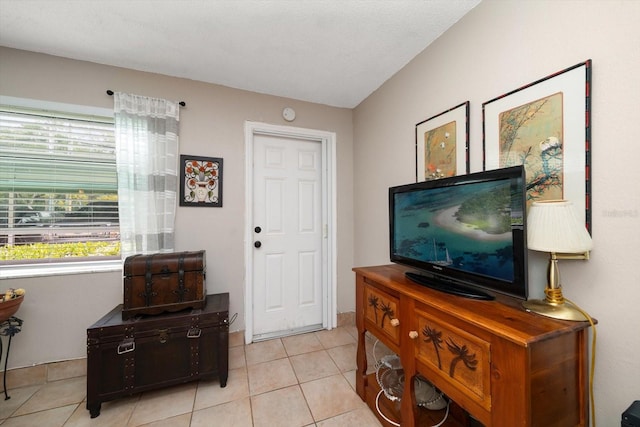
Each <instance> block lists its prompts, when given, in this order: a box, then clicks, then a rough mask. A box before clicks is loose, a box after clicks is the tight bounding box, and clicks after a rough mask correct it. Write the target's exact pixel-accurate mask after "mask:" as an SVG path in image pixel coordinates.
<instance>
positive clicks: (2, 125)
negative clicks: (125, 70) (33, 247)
mask: <svg viewBox="0 0 640 427" xmlns="http://www.w3.org/2000/svg"><path fill="white" fill-rule="evenodd" d="M114 210H115V211H114ZM114 217H115V218H114ZM29 218H31V219H29ZM29 221H31V224H29ZM107 221H108V222H109V224H111V225H112V224H113V223H114V222H115V224H116V225H117V222H118V221H117V177H116V165H115V141H114V132H113V118H112V117H97V116H88V115H80V114H70V113H65V112H54V111H42V110H35V109H28V108H23V107H12V106H3V105H0V228H7V229H12V228H16V227H20V228H21V231H27V230H28V227H29V226H33V225H38V226H42V225H46V226H48V227H51V226H56V225H57V224H58V223H62V225H65V226H68V225H70V224H69V223H71V224H72V225H75V226H81V227H83V226H95V225H98V224H99V223H104V222H107ZM23 227H24V228H23ZM3 234H4V233H3Z"/></svg>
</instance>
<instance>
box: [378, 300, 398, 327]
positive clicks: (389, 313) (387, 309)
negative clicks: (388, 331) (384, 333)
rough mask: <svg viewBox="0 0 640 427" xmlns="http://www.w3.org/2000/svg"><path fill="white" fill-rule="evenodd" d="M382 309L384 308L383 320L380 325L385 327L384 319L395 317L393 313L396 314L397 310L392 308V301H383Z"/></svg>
mask: <svg viewBox="0 0 640 427" xmlns="http://www.w3.org/2000/svg"><path fill="white" fill-rule="evenodd" d="M380 310H382V321H381V322H380V327H381V328H383V329H384V319H386V318H387V317H388V318H390V319H391V318H393V315H394V314H395V312H394V311H393V309H392V308H391V303H390V302H387V303H384V302H383V303H382V307H380Z"/></svg>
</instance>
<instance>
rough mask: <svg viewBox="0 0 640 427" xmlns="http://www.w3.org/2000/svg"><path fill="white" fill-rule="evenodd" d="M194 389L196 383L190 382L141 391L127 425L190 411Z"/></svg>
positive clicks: (140, 423)
mask: <svg viewBox="0 0 640 427" xmlns="http://www.w3.org/2000/svg"><path fill="white" fill-rule="evenodd" d="M196 389H197V383H196V382H192V383H188V384H181V385H177V386H174V387H169V388H165V389H160V390H155V391H150V392H147V393H143V394H142V396H141V397H140V400H139V401H138V404H137V405H136V407H135V409H134V410H133V413H132V414H131V419H130V420H129V424H128V426H129V427H134V426H140V425H143V424H148V423H151V422H153V421H160V420H164V419H165V418H170V417H175V416H176V415H182V414H186V413H188V412H191V411H192V410H193V402H194V399H195V396H196Z"/></svg>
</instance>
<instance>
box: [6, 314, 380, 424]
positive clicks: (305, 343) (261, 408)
mask: <svg viewBox="0 0 640 427" xmlns="http://www.w3.org/2000/svg"><path fill="white" fill-rule="evenodd" d="M356 336H357V333H356V328H355V327H354V326H344V327H339V328H336V329H333V330H331V331H319V332H313V333H307V334H303V335H295V336H291V337H286V338H281V339H272V340H269V341H263V342H259V343H254V344H250V345H244V344H243V335H242V333H241V332H236V333H232V334H231V335H230V337H229V338H230V344H229V379H228V382H227V386H226V387H225V388H221V387H220V384H219V382H218V381H217V380H211V381H197V382H193V383H188V384H182V385H178V386H174V387H171V388H167V389H162V390H156V391H152V392H146V393H141V394H137V395H134V396H131V397H128V398H122V399H118V400H114V401H112V402H105V403H103V404H102V410H101V412H100V416H99V417H97V418H94V419H91V418H90V417H89V411H87V410H86V408H85V402H84V401H85V397H86V376H76V377H72V378H66V379H59V380H57V381H49V382H47V383H46V384H44V385H37V386H25V387H20V388H14V389H9V395H10V396H11V399H9V400H6V401H5V400H1V401H0V425H2V427H22V426H25V427H26V426H29V427H31V426H38V427H54V426H64V427H80V426H90V427H103V426H110V427H111V426H113V427H123V426H127V427H134V426H147V427H165V426H166V427H189V426H191V427H204V426H215V427H224V426H233V427H243V426H247V427H262V426H269V427H288V426H291V427H298V426H300V427H304V426H318V427H339V426H348V427H351V426H358V427H367V426H380V425H381V424H380V423H379V422H378V420H377V419H376V417H375V416H374V414H373V413H372V412H371V411H370V410H369V408H368V407H367V405H366V404H365V403H364V402H363V401H362V400H361V399H360V398H359V397H358V395H357V394H356V392H355V360H356ZM367 341H369V340H367ZM371 347H372V344H371V343H368V348H369V349H371Z"/></svg>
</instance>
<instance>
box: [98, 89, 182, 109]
mask: <svg viewBox="0 0 640 427" xmlns="http://www.w3.org/2000/svg"><path fill="white" fill-rule="evenodd" d="M107 95H109V96H113V91H112V90H111V89H107ZM178 104H180V106H181V107H186V106H187V103H186V102H184V101H180V102H178Z"/></svg>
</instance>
